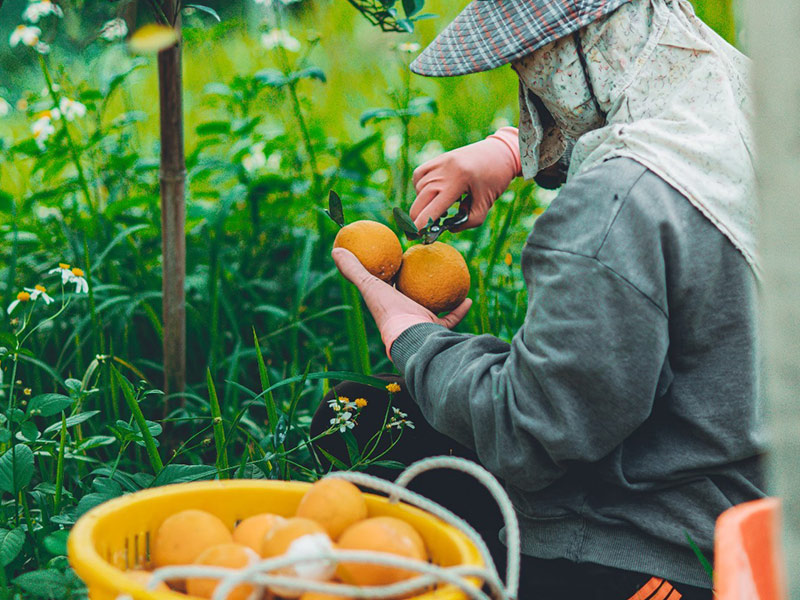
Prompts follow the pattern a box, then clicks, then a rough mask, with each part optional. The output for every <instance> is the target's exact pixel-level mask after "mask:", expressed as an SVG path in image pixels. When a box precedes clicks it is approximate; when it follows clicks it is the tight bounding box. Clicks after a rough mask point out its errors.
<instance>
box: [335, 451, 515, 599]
mask: <svg viewBox="0 0 800 600" xmlns="http://www.w3.org/2000/svg"><path fill="white" fill-rule="evenodd" d="M433 469H453V470H456V471H460V472H462V473H466V474H467V475H471V476H473V477H474V478H475V479H477V480H478V481H479V482H480V483H482V484H483V485H484V486H485V487H486V488H487V489H488V490H489V492H490V493H491V494H492V497H493V498H494V499H495V502H497V504H498V506H499V508H500V512H501V514H502V516H503V521H504V524H505V528H506V537H507V539H506V542H507V546H508V562H507V566H506V585H505V591H506V596H507V597H509V598H516V597H517V593H518V590H519V567H520V565H519V562H520V532H519V522H518V521H517V514H516V512H515V511H514V505H513V504H512V503H511V500H510V499H509V497H508V495H507V494H506V491H505V490H504V489H503V486H502V485H500V482H499V481H497V479H496V478H495V476H494V475H492V474H491V473H490V472H489V471H487V470H486V469H484V468H483V467H481V466H480V465H478V464H476V463H474V462H472V461H469V460H467V459H464V458H459V457H456V456H433V457H430V458H425V459H422V460H419V461H417V462H415V463H413V464H411V465H410V466H409V467H408V468H407V469H405V470H404V471H403V472H402V473H401V474H400V475H399V476H398V477H397V479H396V480H395V482H394V483H391V482H388V481H386V480H384V479H380V478H378V477H374V476H372V475H366V474H364V473H353V472H350V471H337V472H335V473H330V474H329V475H328V477H337V478H340V479H346V480H347V481H350V482H352V483H355V484H358V485H363V486H365V487H371V488H373V489H375V490H378V491H380V492H383V493H385V494H387V495H388V496H389V500H390V501H391V502H397V501H398V499H401V500H404V501H406V502H408V503H409V504H414V505H415V506H418V507H419V508H422V509H423V510H425V511H427V512H429V513H431V514H433V515H434V516H436V517H439V518H440V519H441V520H442V521H445V522H446V523H449V524H450V525H453V526H454V527H456V528H457V529H459V530H460V531H461V532H462V533H464V534H465V535H466V536H467V537H469V539H470V541H472V543H474V544H475V546H476V547H477V548H478V550H479V552H480V553H481V558H483V560H484V563H486V566H487V568H489V569H491V570H492V571H494V572H495V573H497V568H496V567H495V564H494V560H493V559H492V555H491V553H490V552H489V549H488V548H487V546H486V542H484V541H483V538H482V537H481V536H480V534H479V533H478V532H477V531H475V529H474V528H473V527H472V526H471V525H470V524H469V523H467V522H466V521H464V520H463V519H461V518H460V517H458V516H457V515H455V514H453V513H452V512H451V511H449V510H447V509H446V508H444V507H443V506H441V505H439V504H437V503H436V502H433V501H432V500H429V499H428V498H425V497H424V496H421V495H419V494H417V493H416V492H412V491H411V490H409V489H407V487H406V486H407V485H408V484H409V483H411V481H412V480H413V479H414V478H415V477H417V476H418V475H420V474H422V473H424V472H426V471H430V470H433Z"/></svg>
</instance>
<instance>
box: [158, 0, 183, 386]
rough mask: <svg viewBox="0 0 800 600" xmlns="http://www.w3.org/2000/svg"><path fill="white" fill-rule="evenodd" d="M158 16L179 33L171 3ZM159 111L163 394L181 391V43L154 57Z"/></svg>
mask: <svg viewBox="0 0 800 600" xmlns="http://www.w3.org/2000/svg"><path fill="white" fill-rule="evenodd" d="M162 8H163V11H164V14H165V15H166V17H167V19H168V20H169V22H170V23H174V25H175V29H176V30H177V31H178V32H179V35H180V29H181V22H180V15H179V14H177V13H176V6H175V2H174V1H173V0H164V2H163V3H162ZM158 90H159V101H160V107H161V173H160V180H161V243H162V285H161V289H162V292H163V299H162V310H163V320H164V391H165V392H166V393H167V394H174V393H180V392H183V391H184V389H185V385H186V297H185V292H184V282H185V280H186V233H185V225H186V205H185V191H186V160H185V155H184V140H183V93H182V92H183V82H182V74H181V42H180V41H179V42H178V43H177V44H176V45H175V46H172V47H171V48H167V49H166V50H162V51H161V52H159V54H158Z"/></svg>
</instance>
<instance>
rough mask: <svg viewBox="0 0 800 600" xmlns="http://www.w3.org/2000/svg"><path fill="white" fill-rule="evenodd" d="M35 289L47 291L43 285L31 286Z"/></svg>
mask: <svg viewBox="0 0 800 600" xmlns="http://www.w3.org/2000/svg"><path fill="white" fill-rule="evenodd" d="M33 287H34V289H35V290H37V291H39V292H42V293H43V294H44V293H46V292H47V288H46V287H44V286H43V285H35V286H33Z"/></svg>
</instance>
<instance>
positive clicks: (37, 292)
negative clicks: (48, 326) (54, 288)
mask: <svg viewBox="0 0 800 600" xmlns="http://www.w3.org/2000/svg"><path fill="white" fill-rule="evenodd" d="M25 291H26V292H28V293H29V294H30V295H31V300H36V299H37V298H39V296H41V297H42V300H44V303H45V304H50V303H51V302H53V298H51V297H50V296H49V295H48V294H47V288H46V287H44V286H43V285H36V286H34V287H33V288H25Z"/></svg>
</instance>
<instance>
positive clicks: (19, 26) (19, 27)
mask: <svg viewBox="0 0 800 600" xmlns="http://www.w3.org/2000/svg"><path fill="white" fill-rule="evenodd" d="M26 29H27V27H25V25H17V31H25V30H26Z"/></svg>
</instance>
